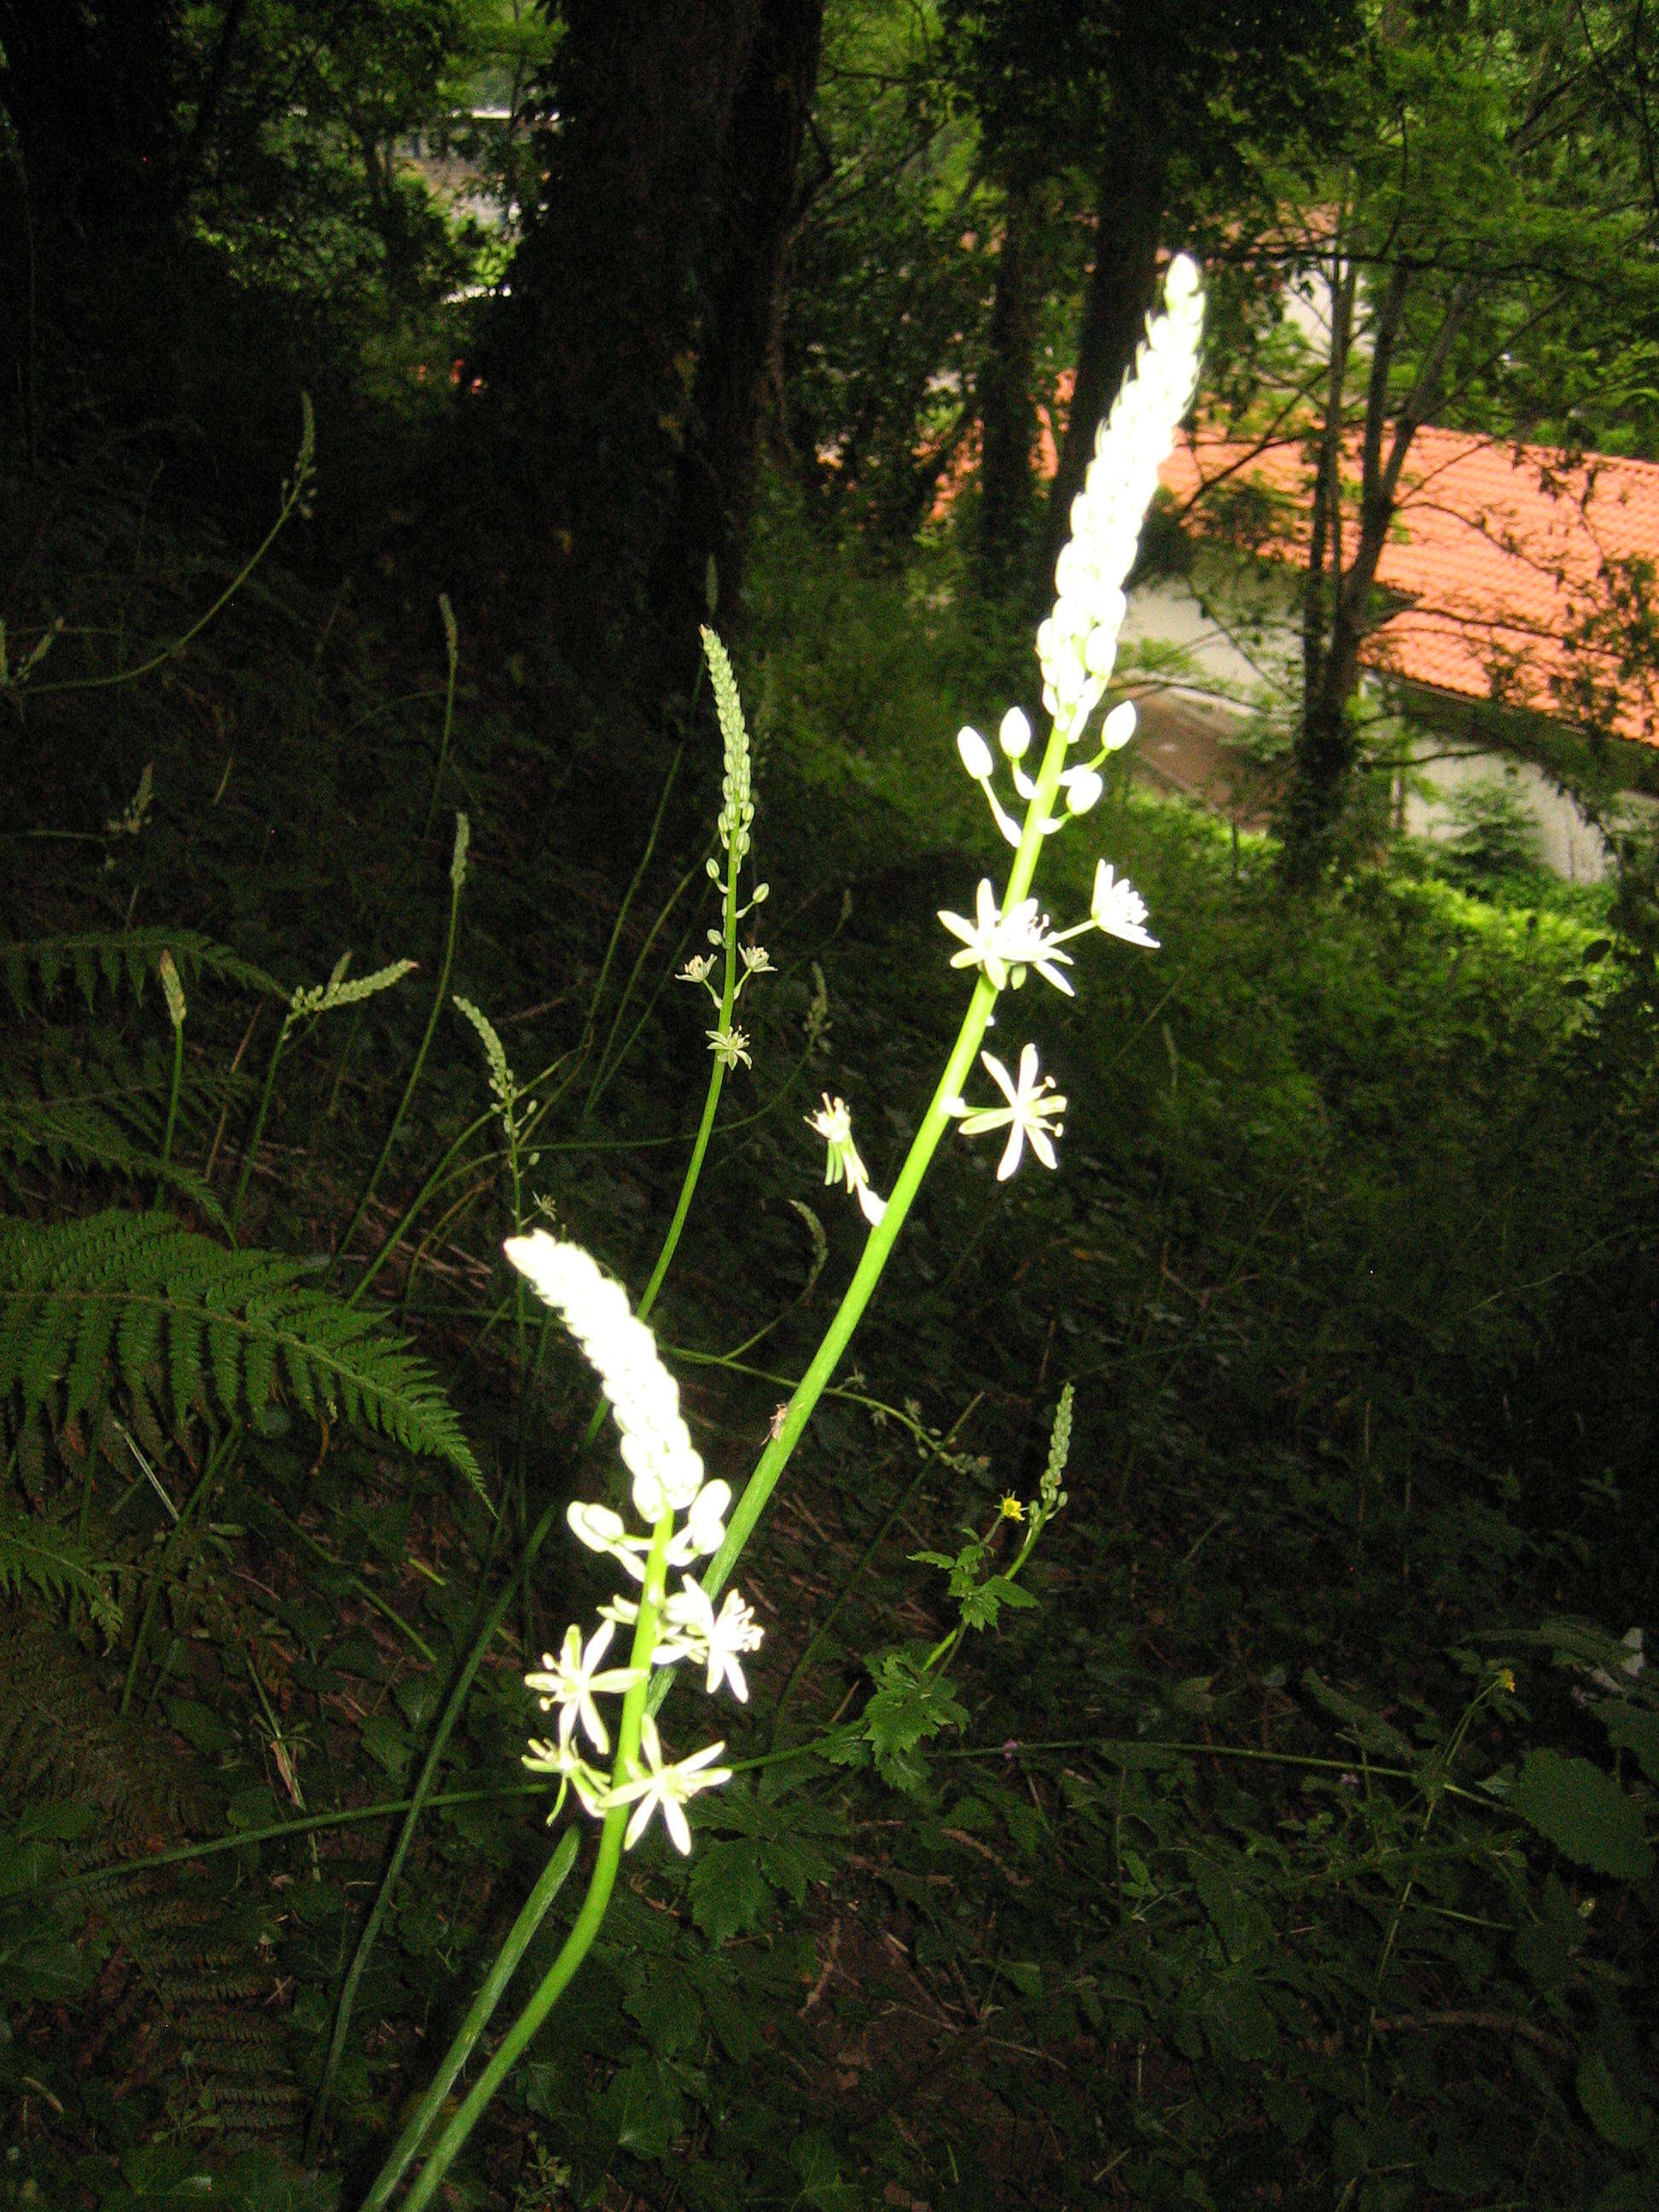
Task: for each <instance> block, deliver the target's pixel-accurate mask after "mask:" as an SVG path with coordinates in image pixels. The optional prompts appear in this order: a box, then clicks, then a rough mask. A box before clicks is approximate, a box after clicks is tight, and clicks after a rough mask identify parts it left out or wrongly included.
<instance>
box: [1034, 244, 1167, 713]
mask: <svg viewBox="0 0 1659 2212" xmlns="http://www.w3.org/2000/svg"><path fill="white" fill-rule="evenodd" d="M1203 322H1204V295H1203V292H1202V291H1201V289H1200V285H1199V278H1198V271H1197V270H1196V269H1195V268H1194V265H1193V264H1192V263H1191V262H1190V261H1189V260H1188V258H1187V256H1186V255H1185V254H1184V253H1181V254H1177V255H1176V258H1175V259H1174V260H1173V261H1172V262H1171V263H1170V270H1169V274H1168V275H1167V276H1166V277H1165V278H1164V313H1163V314H1161V315H1159V316H1157V317H1156V318H1155V319H1153V320H1152V323H1151V324H1150V325H1149V327H1148V330H1147V333H1146V343H1145V344H1144V345H1142V347H1141V348H1140V350H1139V353H1138V354H1137V355H1136V356H1135V367H1134V373H1133V375H1131V376H1128V377H1127V378H1126V379H1125V380H1124V384H1123V388H1122V390H1121V392H1119V393H1118V396H1117V398H1116V400H1115V402H1114V403H1113V406H1112V411H1111V413H1110V414H1109V416H1107V418H1106V420H1105V422H1103V423H1102V424H1101V426H1100V428H1099V430H1098V431H1097V434H1096V437H1095V457H1094V459H1093V460H1092V461H1091V463H1090V464H1089V472H1088V475H1087V476H1086V477H1085V479H1084V484H1083V489H1082V490H1081V491H1080V492H1079V494H1078V495H1077V497H1076V498H1075V499H1074V500H1073V502H1072V536H1071V540H1070V542H1069V543H1068V544H1066V546H1065V547H1064V548H1063V549H1062V550H1061V552H1060V558H1059V560H1058V561H1057V562H1055V564H1054V591H1055V592H1056V594H1057V596H1056V598H1055V600H1054V612H1053V613H1052V614H1051V615H1050V616H1049V617H1048V620H1047V621H1046V622H1044V623H1042V627H1041V628H1040V629H1038V631H1037V659H1038V661H1039V662H1040V663H1041V665H1042V704H1043V707H1044V708H1045V710H1046V711H1047V712H1048V714H1051V715H1053V717H1054V720H1055V721H1056V722H1057V723H1059V724H1060V726H1061V727H1062V728H1063V729H1064V730H1065V732H1066V738H1067V742H1068V743H1073V744H1074V743H1075V742H1076V740H1077V739H1078V738H1079V737H1080V736H1081V735H1082V733H1083V726H1084V724H1085V722H1086V721H1087V720H1088V719H1089V716H1090V715H1091V714H1092V713H1093V712H1094V709H1095V707H1096V705H1097V702H1098V701H1099V699H1100V697H1101V695H1102V694H1103V691H1104V690H1105V689H1106V683H1107V679H1108V678H1109V676H1110V675H1111V672H1112V666H1113V664H1114V662H1115V660H1116V659H1117V639H1118V631H1119V629H1121V626H1122V623H1123V614H1124V598H1123V585H1124V580H1125V579H1126V578H1127V575H1128V573H1129V570H1130V568H1132V567H1133V563H1134V557H1135V546H1136V544H1137V542H1138V540H1139V536H1140V525H1141V521H1142V519H1143V518H1144V516H1145V514H1146V508H1147V507H1148V505H1149V503H1150V502H1151V500H1152V494H1153V493H1154V492H1155V491H1156V490H1157V489H1158V468H1159V465H1160V464H1161V463H1162V462H1163V461H1164V459H1166V457H1167V456H1168V453H1169V451H1170V445H1171V443H1172V441H1173V440H1174V437H1175V433H1176V428H1177V427H1178V425H1179V423H1180V422H1181V418H1182V416H1183V415H1184V414H1185V413H1186V411H1187V407H1188V402H1189V401H1190V400H1191V398H1192V396H1193V386H1194V382H1195V381H1196V379H1197V375H1198V340H1199V333H1200V330H1201V329H1202V327H1203Z"/></svg>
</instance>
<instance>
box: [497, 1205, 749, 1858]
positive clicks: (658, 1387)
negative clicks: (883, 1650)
mask: <svg viewBox="0 0 1659 2212" xmlns="http://www.w3.org/2000/svg"><path fill="white" fill-rule="evenodd" d="M507 1258H508V1259H509V1260H510V1261H512V1263H513V1266H514V1267H516V1268H517V1269H518V1270H519V1272H520V1274H522V1275H523V1276H524V1277H525V1278H526V1280H527V1281H528V1282H529V1283H530V1285H531V1286H532V1289H533V1290H534V1291H536V1292H537V1294H538V1297H541V1298H543V1299H544V1301H545V1302H546V1303H547V1304H549V1305H550V1306H551V1307H552V1308H553V1309H554V1310H555V1311H556V1312H557V1313H558V1314H559V1315H560V1316H562V1318H563V1321H564V1323H565V1326H566V1327H567V1328H568V1329H569V1331H570V1333H571V1334H572V1335H573V1336H574V1338H575V1339H576V1341H577V1342H578V1343H579V1344H580V1346H581V1348H582V1350H583V1352H585V1353H586V1355H587V1358H588V1359H589V1361H590V1362H591V1364H592V1366H593V1367H594V1369H595V1370H596V1371H597V1372H598V1375H599V1387H600V1388H601V1389H602V1390H603V1391H604V1393H605V1397H606V1399H607V1400H608V1401H609V1402H610V1406H611V1413H612V1414H613V1415H614V1416H615V1418H616V1423H617V1428H618V1430H619V1431H621V1434H622V1455H623V1463H624V1464H625V1465H626V1467H627V1468H628V1470H629V1474H631V1475H632V1476H633V1479H634V1480H633V1498H634V1506H635V1511H636V1512H637V1513H638V1514H639V1516H640V1517H641V1520H642V1521H645V1522H647V1523H649V1524H650V1526H651V1533H650V1534H646V1535H636V1534H631V1533H630V1532H629V1528H628V1524H627V1523H626V1522H624V1520H623V1517H622V1516H621V1514H620V1513H617V1512H615V1511H614V1510H612V1509H611V1507H610V1506H608V1505H597V1504H592V1503H590V1502H588V1501H586V1500H584V1499H578V1500H577V1501H576V1502H575V1503H574V1504H572V1506H571V1507H570V1509H569V1512H568V1521H569V1524H570V1530H571V1534H573V1535H574V1537H575V1538H576V1539H577V1541H579V1542H580V1543H581V1544H583V1545H585V1546H586V1547H587V1548H588V1549H589V1550H590V1551H594V1552H600V1553H605V1554H607V1555H608V1556H609V1557H610V1558H611V1559H615V1560H616V1561H617V1565H620V1566H621V1567H622V1569H623V1572H624V1573H625V1574H627V1575H628V1576H629V1577H630V1578H631V1579H632V1580H633V1581H635V1582H636V1583H641V1585H642V1592H641V1601H639V1602H638V1603H636V1602H635V1601H634V1600H632V1599H629V1598H621V1597H618V1598H616V1599H613V1600H612V1601H611V1603H609V1604H608V1605H606V1606H604V1607H601V1608H600V1612H601V1615H602V1620H601V1625H600V1626H599V1628H597V1629H596V1630H595V1631H594V1632H593V1634H592V1636H591V1637H590V1638H587V1639H586V1642H584V1640H583V1637H582V1632H581V1631H580V1628H579V1627H577V1626H574V1624H573V1626H570V1627H569V1628H568V1629H567V1630H566V1631H565V1635H564V1642H563V1644H562V1647H561V1649H560V1650H559V1652H558V1653H557V1655H555V1654H554V1653H552V1652H550V1651H549V1652H544V1653H543V1655H542V1664H541V1667H540V1668H539V1669H538V1670H537V1671H536V1672H534V1673H532V1674H526V1677H525V1682H526V1686H527V1687H528V1688H529V1689H531V1690H533V1691H534V1692H536V1693H537V1696H538V1699H539V1701H540V1704H541V1709H542V1711H544V1713H545V1712H551V1711H554V1710H555V1709H556V1710H557V1712H558V1732H557V1735H556V1737H555V1738H552V1739H550V1740H532V1743H531V1746H530V1748H529V1751H528V1753H526V1757H525V1762H524V1763H525V1765H526V1766H528V1767H529V1768H530V1769H531V1770H532V1772H535V1773H539V1774H547V1775H550V1776H552V1777H554V1778H556V1779H557V1781H558V1784H559V1794H558V1797H557V1799H556V1801H555V1803H554V1808H553V1811H554V1814H557V1812H558V1810H559V1807H560V1806H561V1805H562V1803H563V1801H564V1793H565V1790H566V1789H567V1788H569V1789H573V1790H574V1791H575V1794H576V1797H577V1800H578V1802H580V1804H581V1805H582V1806H583V1808H585V1809H586V1811H587V1812H588V1813H590V1814H593V1815H594V1816H595V1817H596V1818H597V1817H599V1816H601V1815H603V1814H605V1813H606V1812H608V1811H609V1810H610V1809H611V1808H612V1807H613V1806H620V1805H633V1806H635V1812H634V1814H633V1817H632V1819H631V1820H629V1824H628V1832H627V1837H626V1842H627V1844H628V1845H629V1846H630V1847H631V1846H632V1845H633V1844H635V1843H636V1842H637V1841H638V1840H639V1838H640V1836H641V1834H642V1833H643V1832H644V1830H645V1827H646V1825H647V1821H648V1820H649V1819H650V1816H651V1814H652V1812H653V1810H656V1809H660V1811H661V1813H662V1816H663V1820H664V1823H665V1826H666V1827H667V1829H668V1832H669V1836H670V1838H671V1840H672V1842H673V1843H674V1844H675V1846H676V1848H677V1849H678V1850H682V1851H689V1850H690V1848H691V1834H690V1828H689V1827H688V1826H687V1825H686V1820H685V1814H684V1806H685V1803H686V1801H687V1800H688V1799H689V1798H690V1797H691V1796H695V1795H696V1792H697V1791H698V1790H710V1789H714V1787H716V1786H717V1785H718V1784H720V1783H722V1782H724V1781H726V1779H727V1770H726V1769H725V1768H724V1767H717V1766H715V1765H714V1764H713V1761H714V1759H717V1758H718V1757H719V1755H720V1752H721V1751H722V1750H724V1748H725V1746H724V1745H723V1744H719V1743H716V1744H713V1745H710V1746H708V1747H705V1748H704V1749H703V1750H702V1751H698V1752H694V1753H692V1754H691V1756H690V1758H689V1759H682V1760H680V1761H679V1762H678V1764H674V1763H670V1762H667V1761H665V1759H664V1758H663V1753H662V1743H661V1740H660V1738H659V1735H658V1733H657V1729H656V1724H655V1722H654V1721H653V1719H652V1717H651V1716H650V1715H649V1714H645V1715H643V1716H642V1717H641V1723H640V1733H639V1743H640V1747H641V1753H642V1758H641V1756H638V1755H636V1756H635V1757H634V1758H633V1759H628V1760H626V1763H625V1764H624V1765H623V1768H622V1771H620V1772H619V1773H616V1774H610V1775H607V1774H605V1773H604V1772H602V1771H600V1770H599V1769H598V1768H596V1767H595V1766H594V1765H592V1763H591V1762H590V1760H589V1759H587V1757H586V1754H585V1753H584V1752H583V1751H582V1749H581V1740H582V1739H584V1738H585V1739H586V1742H587V1743H588V1745H590V1746H591V1747H592V1749H593V1751H594V1752H596V1753H598V1754H599V1757H600V1758H602V1759H603V1758H606V1757H608V1756H609V1754H610V1750H611V1732H610V1729H609V1728H608V1726H607V1725H606V1723H605V1718H604V1717H603V1716H602V1714H601V1713H600V1711H599V1706H598V1705H597V1704H596V1703H595V1699H596V1697H598V1696H600V1695H617V1694H623V1693H626V1692H630V1691H632V1690H635V1689H636V1688H637V1687H638V1686H640V1685H641V1683H643V1682H644V1681H645V1680H647V1676H648V1675H649V1674H650V1671H651V1669H652V1668H653V1666H658V1667H662V1666H670V1665H672V1664H673V1663H674V1662H676V1661H678V1660H681V1659H690V1660H693V1661H694V1662H696V1664H697V1665H698V1666H700V1667H702V1668H705V1669H706V1670H707V1680H708V1691H709V1694H710V1695H711V1696H712V1695H713V1694H714V1692H715V1691H717V1690H718V1689H719V1688H720V1686H721V1685H722V1684H723V1683H724V1684H727V1685H729V1686H730V1687H731V1689H732V1692H733V1694H734V1695H735V1696H736V1697H738V1699H741V1700H744V1701H746V1700H747V1699H748V1695H749V1686H748V1684H747V1682H746V1681H745V1680H744V1673H743V1668H742V1664H741V1655H742V1654H743V1653H744V1652H747V1651H752V1650H755V1649H756V1648H757V1645H758V1644H759V1643H760V1640H761V1631H760V1629H759V1628H758V1627H757V1626H756V1625H755V1617H754V1614H753V1613H752V1612H751V1611H750V1607H748V1606H747V1605H745V1604H744V1601H743V1600H742V1598H741V1597H739V1596H738V1594H737V1592H736V1591H735V1590H728V1591H727V1593H726V1602H725V1604H724V1606H723V1607H721V1608H720V1612H719V1613H716V1612H715V1610H714V1601H713V1600H712V1599H711V1598H710V1597H709V1596H708V1593H707V1592H706V1591H705V1590H704V1589H703V1588H702V1584H701V1583H698V1582H697V1581H696V1580H695V1579H694V1578H693V1577H691V1576H690V1575H684V1578H683V1580H682V1582H681V1584H680V1587H679V1589H678V1590H676V1591H675V1592H674V1593H673V1594H672V1595H667V1596H665V1593H664V1589H663V1587H662V1577H663V1576H664V1575H665V1572H666V1570H667V1569H668V1568H670V1567H678V1568H679V1569H681V1570H682V1571H684V1569H686V1568H688V1567H690V1565H692V1564H693V1562H694V1561H696V1560H697V1559H707V1558H708V1557H710V1556H712V1554H713V1553H715V1552H716V1551H718V1550H719V1548H720V1542H721V1540H722V1539H723V1538H724V1536H725V1534H726V1520H725V1515H726V1507H727V1505H728V1504H730V1502H731V1497H732V1492H731V1490H730V1488H729V1487H728V1486H727V1485H726V1484H725V1483H724V1482H705V1481H704V1480H703V1464H702V1459H701V1457H700V1456H699V1455H698V1454H697V1452H696V1450H695V1449H693V1447H692V1443H691V1436H690V1431H689V1430H688V1429H687V1427H686V1425H685V1422H684V1419H683V1417H682V1415H681V1413H680V1402H679V1390H678V1387H677V1385H676V1383H675V1382H674V1379H673V1377H672V1376H671V1375H670V1374H669V1372H668V1370H667V1369H666V1368H665V1366H664V1365H663V1364H662V1362H661V1360H660V1359H659V1358H658V1356H657V1346H656V1340H655V1339H654V1338H653V1335H652V1334H651V1331H650V1330H649V1329H648V1328H647V1327H646V1325H645V1323H644V1322H642V1321H640V1320H638V1319H636V1318H635V1315H634V1314H633V1313H632V1311H631V1310H630V1309H629V1303H628V1296H627V1293H626V1291H623V1288H622V1287H621V1285H619V1284H617V1283H613V1282H611V1280H610V1279H609V1278H608V1277H607V1276H605V1275H604V1274H602V1273H600V1270H599V1266H598V1263H597V1262H596V1261H594V1259H593V1258H592V1255H591V1254H589V1253H587V1252H585V1251H584V1250H583V1249H582V1248H581V1247H580V1245H579V1244H568V1243H562V1242H561V1241H560V1240H559V1239H558V1238H556V1237H550V1236H549V1235H548V1233H547V1231H545V1230H543V1229H538V1230H536V1231H532V1233H531V1235H529V1236H527V1237H511V1238H509V1239H508V1241H507ZM681 1514H684V1516H685V1517H684V1522H683V1523H682V1524H681V1525H680V1526H679V1527H678V1528H671V1526H670V1525H669V1524H670V1523H671V1522H672V1521H674V1520H675V1519H677V1518H678V1516H680V1515H681ZM653 1563H654V1565H653ZM653 1572H654V1576H655V1583H654V1586H653ZM642 1610H643V1611H646V1612H647V1620H646V1626H645V1629H644V1632H641V1614H642ZM659 1615H660V1618H661V1620H662V1622H663V1624H664V1625H665V1633H662V1634H660V1635H659V1632H658V1620H659ZM618 1626H631V1627H633V1628H634V1630H635V1643H634V1651H633V1655H632V1656H631V1658H630V1660H629V1663H628V1665H627V1666H625V1667H611V1668H607V1667H605V1666H604V1665H603V1664H602V1662H604V1660H605V1658H606V1657H607V1656H608V1655H609V1652H610V1648H611V1639H612V1638H613V1637H614V1636H615V1634H616V1632H617V1628H618ZM626 1741H627V1738H626V1735H624V1744H625V1743H626Z"/></svg>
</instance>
